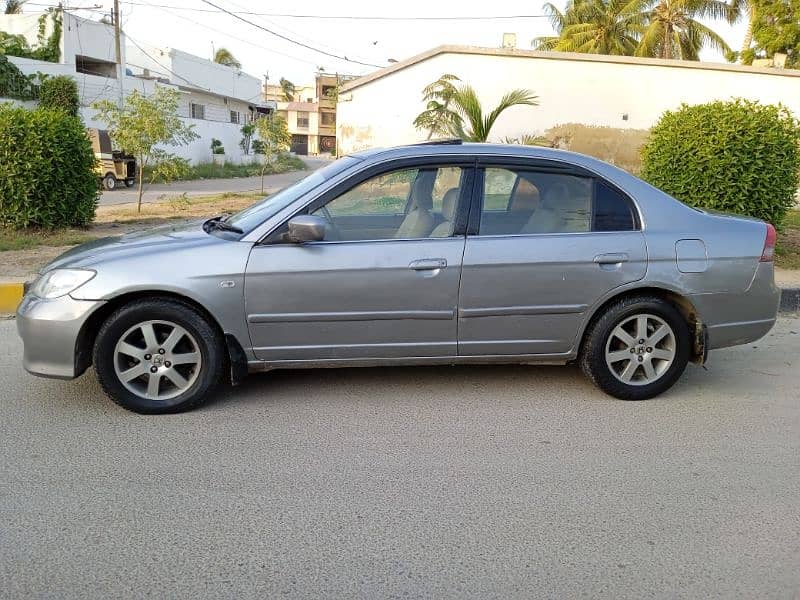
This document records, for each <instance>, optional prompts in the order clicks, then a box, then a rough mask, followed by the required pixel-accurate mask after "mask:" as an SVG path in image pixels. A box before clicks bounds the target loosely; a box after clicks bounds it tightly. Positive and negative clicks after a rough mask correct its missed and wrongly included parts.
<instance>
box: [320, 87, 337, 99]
mask: <svg viewBox="0 0 800 600" xmlns="http://www.w3.org/2000/svg"><path fill="white" fill-rule="evenodd" d="M322 97H323V98H326V99H328V100H334V99H335V98H336V86H335V85H323V86H322Z"/></svg>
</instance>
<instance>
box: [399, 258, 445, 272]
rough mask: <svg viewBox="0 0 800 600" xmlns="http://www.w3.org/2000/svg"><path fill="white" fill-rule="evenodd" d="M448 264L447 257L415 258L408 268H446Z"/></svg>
mask: <svg viewBox="0 0 800 600" xmlns="http://www.w3.org/2000/svg"><path fill="white" fill-rule="evenodd" d="M446 266H447V259H444V258H421V259H420V260H414V261H412V262H411V263H410V264H409V265H408V268H409V269H412V270H414V271H433V270H435V269H444V268H445V267H446Z"/></svg>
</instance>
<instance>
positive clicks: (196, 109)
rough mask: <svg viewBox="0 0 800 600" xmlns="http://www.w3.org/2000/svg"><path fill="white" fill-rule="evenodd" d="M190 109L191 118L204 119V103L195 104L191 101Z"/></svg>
mask: <svg viewBox="0 0 800 600" xmlns="http://www.w3.org/2000/svg"><path fill="white" fill-rule="evenodd" d="M191 110H192V118H193V119H205V118H206V107H205V105H204V104H195V103H194V102H192V104H191Z"/></svg>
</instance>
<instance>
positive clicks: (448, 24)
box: [25, 0, 745, 84]
mask: <svg viewBox="0 0 800 600" xmlns="http://www.w3.org/2000/svg"><path fill="white" fill-rule="evenodd" d="M565 1H566V0H554V4H556V5H557V6H563V4H564V3H565ZM209 2H211V3H213V5H212V4H209V3H208V2H206V1H205V0H120V12H121V13H122V27H123V29H124V31H125V33H126V34H127V35H128V36H129V37H130V38H132V39H133V40H135V41H137V42H139V43H147V44H151V45H154V46H161V47H165V46H168V47H173V48H176V49H179V50H184V51H186V52H190V53H192V54H196V55H198V56H203V57H207V58H211V56H212V52H213V49H214V48H220V47H225V48H227V49H228V50H230V51H231V52H232V53H233V55H234V56H235V57H236V58H237V59H238V60H239V61H240V62H241V63H242V70H243V71H245V72H246V73H249V74H251V75H254V76H256V77H262V78H263V77H264V76H265V75H268V76H269V80H270V82H277V81H278V80H279V79H280V78H281V77H286V78H287V79H289V80H291V81H292V82H294V83H295V84H304V83H311V82H312V81H313V78H314V73H315V72H316V71H317V69H319V68H322V69H323V70H325V71H327V72H331V73H333V72H338V73H346V74H353V75H363V74H366V73H369V72H371V71H374V70H375V69H376V68H377V67H384V66H387V65H388V64H390V63H389V61H390V60H403V59H405V58H408V57H410V56H413V55H414V54H418V53H420V52H423V51H425V50H427V49H429V48H432V47H435V46H439V45H442V44H463V45H472V46H487V47H498V46H500V45H501V43H502V37H503V34H504V33H515V34H516V36H517V47H518V48H523V49H527V48H530V44H531V40H532V39H533V38H534V37H537V36H541V35H550V34H552V28H551V27H550V24H549V22H548V20H547V19H546V18H544V17H542V16H541V15H543V10H542V5H543V2H537V1H536V0H498V1H496V2H493V3H484V2H480V3H479V2H465V1H464V0H440V1H439V2H431V1H430V0H403V1H402V2H357V1H354V0H337V1H335V2H331V0H303V1H302V2H280V3H279V2H271V1H268V0H262V1H256V2H252V1H251V2H245V0H209ZM47 4H55V1H52V2H51V1H50V0H29V2H28V6H27V8H26V10H25V12H33V11H37V10H43V9H44V7H45V6H46V5H47ZM65 5H66V6H67V7H68V8H77V7H99V8H92V10H77V11H76V12H75V14H77V15H80V16H84V17H88V18H93V19H99V18H100V17H101V16H102V15H103V14H109V13H110V11H111V7H112V5H113V0H69V1H68V2H65ZM220 9H224V10H228V11H230V12H233V13H236V14H238V15H239V16H240V17H241V19H244V20H246V21H250V22H251V23H253V24H254V25H253V24H250V23H246V22H244V21H243V20H241V19H237V18H236V17H235V16H232V15H230V14H226V13H225V12H222V10H220ZM245 12H250V13H259V14H244V13H245ZM287 15H310V16H309V17H305V16H304V17H292V16H287ZM320 15H323V16H327V17H336V18H325V19H321V18H318V16H320ZM537 15H538V16H537ZM345 17H359V18H358V19H354V18H345ZM364 17H380V19H365V18H364ZM420 17H426V18H428V19H429V20H423V19H421V18H420ZM452 17H462V18H464V19H462V20H455V19H452ZM465 17H470V18H469V19H467V18H465ZM507 17H512V18H507ZM709 24H710V25H711V26H712V27H713V28H714V29H715V31H717V32H718V33H719V34H720V35H722V37H723V38H724V39H725V40H726V41H727V42H728V44H729V45H730V46H731V47H733V48H734V49H738V48H739V46H740V45H741V41H742V38H743V37H744V30H745V27H744V24H743V23H738V24H736V25H734V26H733V27H731V26H729V25H727V24H726V23H724V22H723V21H715V22H711V23H709ZM266 30H270V31H272V32H274V34H278V35H274V34H273V33H269V32H268V31H266ZM279 36H284V37H285V38H288V40H287V39H282V38H281V37H279ZM289 40H294V41H295V42H298V43H300V44H305V45H306V46H311V47H312V48H314V49H317V50H322V51H324V52H327V53H328V54H324V53H321V52H317V51H315V50H314V49H310V48H308V47H304V46H301V45H298V44H296V43H292V42H291V41H289ZM330 55H335V56H338V57H346V58H348V59H350V60H349V61H348V60H344V59H343V58H336V57H335V56H330ZM702 58H703V60H710V61H717V62H724V59H723V58H722V56H721V55H719V54H718V53H715V52H712V51H705V52H704V54H703V55H702ZM360 63H364V64H360Z"/></svg>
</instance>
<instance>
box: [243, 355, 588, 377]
mask: <svg viewBox="0 0 800 600" xmlns="http://www.w3.org/2000/svg"><path fill="white" fill-rule="evenodd" d="M575 356H576V354H575V353H574V352H567V353H563V354H522V355H490V356H423V357H413V356H412V357H405V358H339V359H325V360H279V361H263V360H260V361H250V362H248V363H247V367H248V370H249V372H250V373H257V372H263V371H272V370H273V369H339V368H346V367H395V366H396V367H409V366H430V365H503V364H516V365H564V364H567V363H568V362H570V361H573V360H575Z"/></svg>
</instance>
